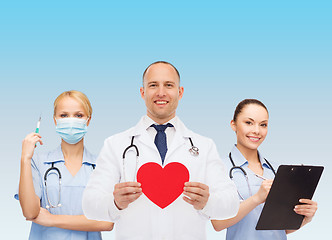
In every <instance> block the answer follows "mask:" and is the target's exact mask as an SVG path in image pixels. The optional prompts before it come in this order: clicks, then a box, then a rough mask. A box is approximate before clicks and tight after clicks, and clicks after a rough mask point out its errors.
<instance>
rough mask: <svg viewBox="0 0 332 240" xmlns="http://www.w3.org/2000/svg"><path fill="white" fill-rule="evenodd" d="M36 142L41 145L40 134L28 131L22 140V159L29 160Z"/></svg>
mask: <svg viewBox="0 0 332 240" xmlns="http://www.w3.org/2000/svg"><path fill="white" fill-rule="evenodd" d="M37 142H39V143H40V145H43V142H42V140H41V136H40V135H39V134H38V133H34V132H33V133H30V134H28V135H27V136H26V137H25V138H24V140H23V142H22V159H24V160H31V158H32V156H33V153H34V151H35V148H36V144H37Z"/></svg>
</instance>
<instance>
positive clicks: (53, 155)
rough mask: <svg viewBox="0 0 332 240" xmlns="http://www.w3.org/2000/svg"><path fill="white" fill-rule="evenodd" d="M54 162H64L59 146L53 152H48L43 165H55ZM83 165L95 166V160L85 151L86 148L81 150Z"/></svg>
mask: <svg viewBox="0 0 332 240" xmlns="http://www.w3.org/2000/svg"><path fill="white" fill-rule="evenodd" d="M56 162H65V158H64V156H63V153H62V149H61V145H59V146H58V147H57V148H56V149H54V150H53V151H51V152H49V153H48V155H47V157H46V159H45V160H44V163H56ZM83 163H87V164H89V165H96V158H95V157H94V155H92V154H91V153H90V152H89V151H88V150H87V149H86V147H84V150H83V160H82V164H83Z"/></svg>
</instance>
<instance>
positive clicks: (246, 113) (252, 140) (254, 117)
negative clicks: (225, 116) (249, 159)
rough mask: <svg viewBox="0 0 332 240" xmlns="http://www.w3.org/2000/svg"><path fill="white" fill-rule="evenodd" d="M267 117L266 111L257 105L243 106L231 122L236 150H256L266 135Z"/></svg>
mask: <svg viewBox="0 0 332 240" xmlns="http://www.w3.org/2000/svg"><path fill="white" fill-rule="evenodd" d="M268 120H269V115H268V112H267V110H266V109H265V108H264V107H262V106H260V105H258V104H248V105H246V106H244V107H243V108H242V110H241V112H240V113H239V114H238V115H237V118H236V120H235V121H234V120H232V121H231V127H232V129H233V131H235V133H236V138H237V148H238V149H239V150H240V151H241V152H242V151H248V150H249V151H250V150H257V148H258V147H259V145H261V143H262V142H263V141H264V139H265V137H266V135H267V129H268Z"/></svg>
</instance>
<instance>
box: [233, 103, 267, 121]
mask: <svg viewBox="0 0 332 240" xmlns="http://www.w3.org/2000/svg"><path fill="white" fill-rule="evenodd" d="M250 104H256V105H259V106H261V107H263V108H265V110H266V111H267V113H268V114H269V111H268V110H267V107H266V106H265V105H264V104H263V103H262V102H261V101H259V100H257V99H244V100H242V101H241V102H240V103H239V104H238V105H237V106H236V108H235V111H234V116H233V121H234V122H236V119H237V116H238V115H239V114H240V113H241V112H242V109H243V108H244V107H245V106H247V105H250Z"/></svg>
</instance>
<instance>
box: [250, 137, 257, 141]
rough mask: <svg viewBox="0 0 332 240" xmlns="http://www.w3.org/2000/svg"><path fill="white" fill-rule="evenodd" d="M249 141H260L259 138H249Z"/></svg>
mask: <svg viewBox="0 0 332 240" xmlns="http://www.w3.org/2000/svg"><path fill="white" fill-rule="evenodd" d="M249 139H251V140H254V141H258V140H259V138H255V137H249Z"/></svg>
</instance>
